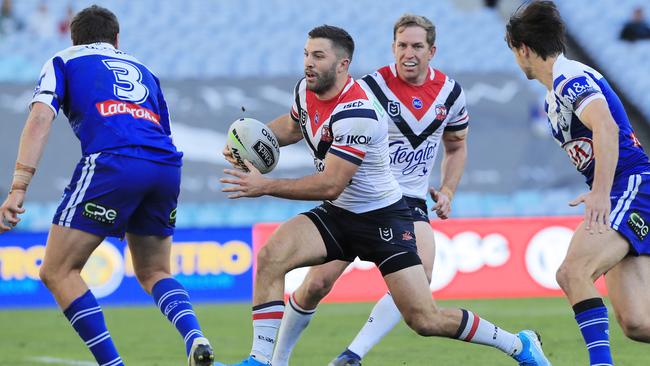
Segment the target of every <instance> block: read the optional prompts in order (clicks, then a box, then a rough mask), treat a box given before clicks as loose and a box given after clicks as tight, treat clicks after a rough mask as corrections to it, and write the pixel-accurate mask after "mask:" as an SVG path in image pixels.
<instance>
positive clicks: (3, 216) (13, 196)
mask: <svg viewBox="0 0 650 366" xmlns="http://www.w3.org/2000/svg"><path fill="white" fill-rule="evenodd" d="M24 200H25V191H12V192H11V193H10V194H9V195H8V196H7V199H6V200H5V201H4V203H3V204H2V206H0V234H2V233H4V232H6V231H9V230H11V229H13V228H14V227H15V226H16V225H18V223H19V222H20V217H18V215H19V214H22V213H24V212H25V209H24V208H23V201H24Z"/></svg>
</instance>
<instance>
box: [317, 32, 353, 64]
mask: <svg viewBox="0 0 650 366" xmlns="http://www.w3.org/2000/svg"><path fill="white" fill-rule="evenodd" d="M308 35H309V38H325V39H329V40H330V41H332V44H333V45H334V47H336V48H338V49H340V50H342V51H343V52H344V53H345V56H347V57H348V58H349V59H350V61H352V55H353V54H354V40H353V39H352V36H350V34H349V33H348V32H347V31H346V30H345V29H343V28H339V27H335V26H333V25H327V24H323V25H321V26H318V27H316V28H314V29H312V30H310V31H309V33H308Z"/></svg>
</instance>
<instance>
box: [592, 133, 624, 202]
mask: <svg viewBox="0 0 650 366" xmlns="http://www.w3.org/2000/svg"><path fill="white" fill-rule="evenodd" d="M593 138H594V160H595V164H596V166H595V168H594V181H593V183H592V185H591V190H592V191H593V192H598V193H603V194H609V192H610V191H611V189H612V183H613V181H614V174H615V173H616V164H617V163H618V126H617V125H616V124H614V123H611V124H605V125H604V126H602V127H601V128H599V129H596V130H594V131H593Z"/></svg>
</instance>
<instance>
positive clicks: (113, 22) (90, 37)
mask: <svg viewBox="0 0 650 366" xmlns="http://www.w3.org/2000/svg"><path fill="white" fill-rule="evenodd" d="M118 33H120V23H119V22H118V21H117V17H116V16H115V14H113V13H112V12H111V11H110V10H108V9H106V8H102V7H101V6H97V5H92V6H89V7H87V8H85V9H83V10H82V11H80V12H78V13H77V14H76V15H75V16H74V18H72V22H71V23H70V36H71V37H72V44H73V45H75V46H77V45H82V44H91V43H97V42H107V43H110V44H115V41H116V40H117V34H118Z"/></svg>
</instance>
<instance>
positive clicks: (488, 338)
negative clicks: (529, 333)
mask: <svg viewBox="0 0 650 366" xmlns="http://www.w3.org/2000/svg"><path fill="white" fill-rule="evenodd" d="M460 310H461V311H462V312H463V319H462V321H461V324H460V327H459V328H458V333H457V334H456V337H455V338H458V339H460V340H462V341H465V342H471V343H476V344H483V345H487V346H492V347H494V348H497V349H500V350H501V351H503V352H505V353H506V354H508V355H510V356H512V355H516V354H519V353H520V352H521V348H522V344H521V340H520V339H519V337H518V336H517V335H516V334H512V333H509V332H506V331H505V330H503V329H501V328H499V327H497V326H496V325H494V324H492V323H490V322H489V321H487V320H485V319H482V318H481V317H479V316H478V315H476V314H474V313H472V312H471V311H467V310H464V309H460Z"/></svg>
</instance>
